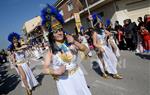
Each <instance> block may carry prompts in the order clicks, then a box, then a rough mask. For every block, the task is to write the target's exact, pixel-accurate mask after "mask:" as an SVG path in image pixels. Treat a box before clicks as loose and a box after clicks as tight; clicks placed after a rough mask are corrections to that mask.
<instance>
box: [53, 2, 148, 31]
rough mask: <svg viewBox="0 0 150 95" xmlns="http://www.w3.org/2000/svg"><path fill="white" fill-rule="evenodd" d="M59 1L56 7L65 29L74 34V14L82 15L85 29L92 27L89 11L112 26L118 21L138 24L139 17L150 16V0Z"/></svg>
mask: <svg viewBox="0 0 150 95" xmlns="http://www.w3.org/2000/svg"><path fill="white" fill-rule="evenodd" d="M87 2H88V7H87V6H86V3H85V0H58V1H57V2H56V4H55V6H56V7H57V8H58V9H59V10H60V12H61V13H62V15H63V17H64V19H65V25H64V27H65V28H64V29H65V30H66V31H70V32H74V27H75V19H74V16H73V13H75V12H78V13H79V14H80V18H81V23H82V25H83V27H84V28H88V27H91V25H90V22H89V21H88V20H87V17H88V9H89V10H90V12H91V13H94V12H95V13H97V14H99V15H101V16H102V21H103V22H104V23H105V21H106V19H110V20H111V22H112V24H114V22H115V21H116V20H118V21H119V22H120V24H121V25H123V20H125V19H129V18H130V19H131V20H132V21H134V22H136V23H137V18H138V17H140V16H141V17H144V15H145V14H150V0H87Z"/></svg>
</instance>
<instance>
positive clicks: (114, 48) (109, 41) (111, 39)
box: [105, 19, 120, 60]
mask: <svg viewBox="0 0 150 95" xmlns="http://www.w3.org/2000/svg"><path fill="white" fill-rule="evenodd" d="M105 26H106V30H107V31H108V32H110V33H109V35H108V39H107V44H108V47H109V48H110V49H111V50H112V51H113V52H114V53H115V55H116V57H117V59H118V60H119V57H120V50H119V48H118V46H117V44H116V42H115V40H114V37H115V34H117V31H114V29H112V24H111V21H110V19H107V20H106V23H105Z"/></svg>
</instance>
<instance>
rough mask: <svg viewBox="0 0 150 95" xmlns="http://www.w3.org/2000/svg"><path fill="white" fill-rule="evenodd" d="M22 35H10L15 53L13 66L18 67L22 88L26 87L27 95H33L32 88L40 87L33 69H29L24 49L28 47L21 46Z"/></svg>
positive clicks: (9, 38)
mask: <svg viewBox="0 0 150 95" xmlns="http://www.w3.org/2000/svg"><path fill="white" fill-rule="evenodd" d="M19 39H20V35H19V34H17V33H14V32H12V33H10V34H9V35H8V40H9V41H10V42H11V43H12V45H11V50H13V51H14V55H13V64H14V65H15V66H16V69H17V72H18V74H19V75H20V77H21V82H22V86H23V87H25V90H26V94H27V95H32V88H33V87H35V86H37V85H38V82H37V80H36V79H35V77H34V75H33V73H32V71H31V69H30V68H29V64H28V61H27V59H26V57H25V52H24V49H26V48H27V45H25V44H24V45H21V43H20V42H19Z"/></svg>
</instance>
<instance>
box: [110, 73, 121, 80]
mask: <svg viewBox="0 0 150 95" xmlns="http://www.w3.org/2000/svg"><path fill="white" fill-rule="evenodd" d="M112 77H113V78H114V79H123V77H122V75H119V74H114V75H113V76H112Z"/></svg>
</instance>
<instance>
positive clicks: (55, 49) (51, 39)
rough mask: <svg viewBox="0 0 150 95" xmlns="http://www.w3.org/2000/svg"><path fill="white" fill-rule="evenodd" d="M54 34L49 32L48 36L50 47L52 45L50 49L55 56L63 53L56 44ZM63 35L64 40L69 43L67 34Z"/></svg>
mask: <svg viewBox="0 0 150 95" xmlns="http://www.w3.org/2000/svg"><path fill="white" fill-rule="evenodd" d="M62 31H63V29H62ZM53 34H54V33H53V32H49V34H48V40H49V45H50V46H49V48H50V49H51V50H52V53H53V54H56V53H58V52H61V49H60V48H59V47H58V45H57V44H56V41H55V39H54V35H53ZM63 34H64V40H65V41H66V42H67V40H66V36H65V33H63Z"/></svg>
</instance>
